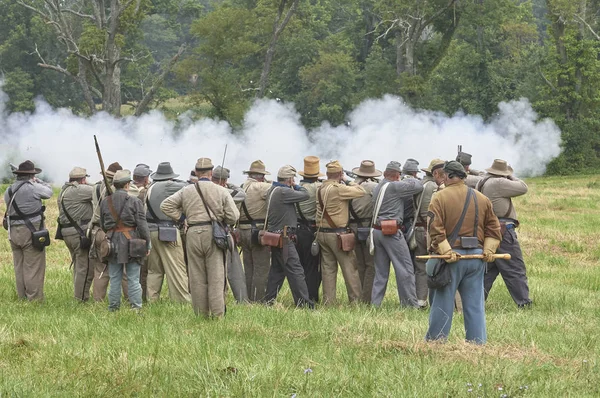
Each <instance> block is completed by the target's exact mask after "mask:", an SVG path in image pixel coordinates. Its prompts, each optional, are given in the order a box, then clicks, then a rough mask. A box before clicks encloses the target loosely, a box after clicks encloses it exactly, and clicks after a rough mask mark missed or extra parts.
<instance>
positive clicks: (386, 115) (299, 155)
mask: <svg viewBox="0 0 600 398" xmlns="http://www.w3.org/2000/svg"><path fill="white" fill-rule="evenodd" d="M7 99H8V98H7V96H6V94H4V93H3V92H2V91H1V90H0V176H4V177H6V176H8V175H10V169H9V167H8V163H9V162H12V163H14V164H17V165H18V164H19V163H20V162H22V161H24V160H26V159H30V160H32V161H33V162H34V163H35V164H36V166H37V167H40V168H42V169H43V170H44V173H43V175H42V176H43V177H44V178H45V179H46V180H49V181H51V182H53V183H54V184H56V185H60V184H62V182H63V181H66V180H67V179H68V173H69V171H70V170H71V168H73V167H74V166H82V167H85V168H87V169H88V173H89V174H90V175H92V178H90V180H96V179H99V178H100V176H99V170H100V168H99V166H98V161H97V158H96V153H95V148H94V144H93V135H94V134H96V135H97V137H98V140H99V143H100V147H101V149H102V154H103V157H104V162H105V164H106V166H108V164H110V163H112V162H114V161H118V162H120V163H121V165H123V167H125V168H129V169H131V170H132V169H133V168H134V167H135V165H136V164H138V163H146V164H149V165H150V166H151V168H152V169H153V170H156V166H157V165H158V163H159V162H163V161H170V162H171V164H172V165H173V168H174V170H175V172H176V173H178V174H180V175H181V178H182V179H187V177H188V175H189V172H190V171H191V170H192V169H193V167H194V164H195V162H196V159H197V158H199V157H210V158H211V159H212V160H213V163H214V164H215V165H216V164H220V163H221V160H222V157H223V150H224V148H225V145H226V144H227V157H226V159H225V167H228V168H230V169H231V173H232V175H231V180H232V181H233V182H241V181H243V179H244V176H243V175H242V171H243V170H247V169H248V167H249V165H250V163H251V162H252V161H253V160H256V159H262V160H263V161H264V162H265V164H266V165H267V170H269V171H270V172H271V173H272V174H274V175H275V174H276V173H277V170H278V168H279V167H281V166H283V165H284V164H292V165H294V166H295V167H296V168H297V169H298V170H302V166H303V163H302V160H303V158H304V156H307V155H317V156H320V157H321V168H322V169H323V170H324V168H325V163H326V162H327V161H329V160H332V159H339V160H340V161H341V162H342V165H343V166H344V168H346V169H351V168H353V167H357V166H358V165H359V164H360V161H361V160H363V159H371V160H373V161H375V163H376V166H377V168H379V169H383V168H385V165H386V164H387V163H388V162H389V161H390V160H398V161H400V162H402V163H404V161H405V160H406V159H407V158H415V159H417V160H418V161H419V162H420V163H421V164H420V167H426V166H427V165H428V163H429V162H430V160H431V159H433V158H437V157H439V158H442V159H454V158H455V156H456V148H457V145H459V144H460V145H462V146H463V150H464V151H465V152H469V153H471V154H472V155H473V165H472V167H473V168H474V169H485V168H486V167H489V166H490V165H491V164H492V161H493V160H494V159H495V158H502V159H505V160H507V161H508V162H509V163H510V164H511V165H512V166H513V168H514V169H515V172H516V173H517V174H518V175H521V176H534V175H539V174H542V173H544V171H545V168H546V165H547V164H548V162H549V161H550V160H551V159H553V158H554V157H556V156H558V155H559V153H560V142H561V141H560V130H559V129H558V127H557V126H556V125H555V124H554V122H553V121H551V120H548V119H545V120H540V119H539V118H538V116H537V114H536V113H535V112H534V111H533V109H532V108H531V105H530V103H529V101H528V100H527V99H520V100H519V101H511V102H502V103H500V104H499V106H498V113H497V115H496V116H495V117H494V118H493V119H492V120H491V121H489V122H484V120H483V119H482V118H481V117H479V116H473V115H465V114H462V113H458V114H456V115H454V116H448V115H445V114H443V113H439V112H432V111H425V110H417V109H413V108H411V107H410V106H408V105H406V104H405V103H404V102H403V101H402V99H401V98H398V97H394V96H389V95H386V96H384V97H383V98H381V99H370V100H367V101H364V102H363V103H361V104H360V105H358V106H357V107H356V109H354V110H353V111H352V112H351V113H350V114H349V115H348V118H347V119H348V121H349V123H348V124H347V125H344V126H338V127H332V126H330V125H329V124H328V123H327V122H324V123H323V124H322V125H321V126H320V127H319V128H317V129H315V130H312V131H307V130H306V129H305V128H304V127H303V126H302V124H301V123H300V115H299V114H298V112H296V110H295V108H294V106H293V104H282V103H278V102H276V101H274V100H259V101H256V102H255V103H254V105H253V106H252V107H251V108H250V110H249V111H248V113H247V114H246V116H245V120H244V123H243V126H242V128H241V129H240V131H236V132H234V131H232V129H231V128H230V126H229V125H228V124H227V123H226V122H223V121H219V120H213V119H203V120H199V121H191V120H189V118H186V116H185V115H184V116H182V118H181V120H180V121H179V123H174V122H172V121H169V120H167V119H165V117H164V116H163V115H162V114H161V113H160V112H158V111H152V112H150V113H149V114H147V115H144V116H142V117H137V118H136V117H126V118H123V119H115V118H113V117H111V116H109V115H107V114H105V113H100V114H97V115H94V116H92V117H88V118H84V117H80V116H77V115H74V114H73V113H72V112H71V111H69V110H67V109H52V108H51V107H50V106H49V105H48V104H47V103H46V102H45V101H43V100H42V99H38V100H36V108H35V111H34V112H33V113H31V114H30V113H11V114H9V113H8V112H7V111H6V107H5V104H6V101H7Z"/></svg>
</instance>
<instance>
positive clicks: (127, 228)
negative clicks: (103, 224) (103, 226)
mask: <svg viewBox="0 0 600 398" xmlns="http://www.w3.org/2000/svg"><path fill="white" fill-rule="evenodd" d="M111 231H112V233H113V234H114V233H115V232H121V233H122V234H123V235H125V237H126V238H127V240H129V239H131V235H130V234H129V232H130V231H135V227H125V226H123V227H120V228H119V227H116V228H113V229H111Z"/></svg>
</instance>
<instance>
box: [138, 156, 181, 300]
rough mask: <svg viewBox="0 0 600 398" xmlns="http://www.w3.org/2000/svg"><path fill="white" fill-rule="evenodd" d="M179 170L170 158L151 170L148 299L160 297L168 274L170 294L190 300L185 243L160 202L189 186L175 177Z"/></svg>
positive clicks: (174, 297)
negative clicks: (175, 170) (176, 169)
mask: <svg viewBox="0 0 600 398" xmlns="http://www.w3.org/2000/svg"><path fill="white" fill-rule="evenodd" d="M177 177H179V174H175V173H174V172H173V168H172V167H171V164H170V163H169V162H163V163H160V164H159V165H158V167H157V168H156V173H154V174H152V180H153V181H154V182H153V183H152V185H150V187H149V188H148V191H147V195H146V200H145V203H144V204H145V207H146V221H147V222H148V228H149V230H150V236H151V239H152V249H153V250H152V252H151V253H150V255H149V256H148V279H147V295H148V297H147V298H148V300H152V301H155V300H158V299H159V298H160V291H161V289H162V285H163V280H164V277H165V276H166V277H167V285H168V286H169V298H170V299H171V300H173V301H176V302H179V303H189V302H191V296H190V290H189V282H188V276H187V271H186V268H185V261H184V258H183V244H182V243H181V236H180V234H179V229H178V227H177V224H175V222H174V221H173V220H171V218H169V217H167V216H166V215H165V214H164V213H163V212H162V210H160V205H161V203H162V202H163V200H165V199H166V198H168V197H169V196H171V195H173V194H174V193H175V192H177V191H179V190H180V189H182V188H184V187H186V186H187V185H188V184H187V183H186V182H184V181H176V180H175V178H177Z"/></svg>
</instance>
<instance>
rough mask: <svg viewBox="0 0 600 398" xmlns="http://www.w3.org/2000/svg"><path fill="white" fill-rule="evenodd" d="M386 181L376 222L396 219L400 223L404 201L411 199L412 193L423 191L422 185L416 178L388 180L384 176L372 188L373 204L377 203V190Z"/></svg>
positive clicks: (402, 217)
mask: <svg viewBox="0 0 600 398" xmlns="http://www.w3.org/2000/svg"><path fill="white" fill-rule="evenodd" d="M387 183H389V185H388V187H387V188H386V191H385V194H384V196H383V200H382V202H381V208H380V209H379V214H378V217H377V223H379V222H381V220H396V221H397V222H398V224H402V223H403V222H404V211H405V201H406V200H411V201H412V197H413V196H414V195H416V194H418V193H420V192H422V191H423V185H422V184H421V181H419V180H417V179H416V178H408V179H406V180H404V181H390V180H388V179H387V178H384V179H383V180H382V181H381V182H380V183H379V185H378V186H377V187H375V189H374V190H373V204H374V205H375V206H376V205H377V196H378V195H379V191H380V190H381V188H382V187H383V185H384V184H387ZM413 212H414V210H413Z"/></svg>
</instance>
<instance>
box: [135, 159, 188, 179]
mask: <svg viewBox="0 0 600 398" xmlns="http://www.w3.org/2000/svg"><path fill="white" fill-rule="evenodd" d="M134 174H135V173H134ZM151 177H152V180H154V181H167V180H172V179H173V178H177V177H179V174H175V173H174V172H173V167H171V163H169V162H162V163H159V164H158V167H157V168H156V172H155V173H152V175H151Z"/></svg>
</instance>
